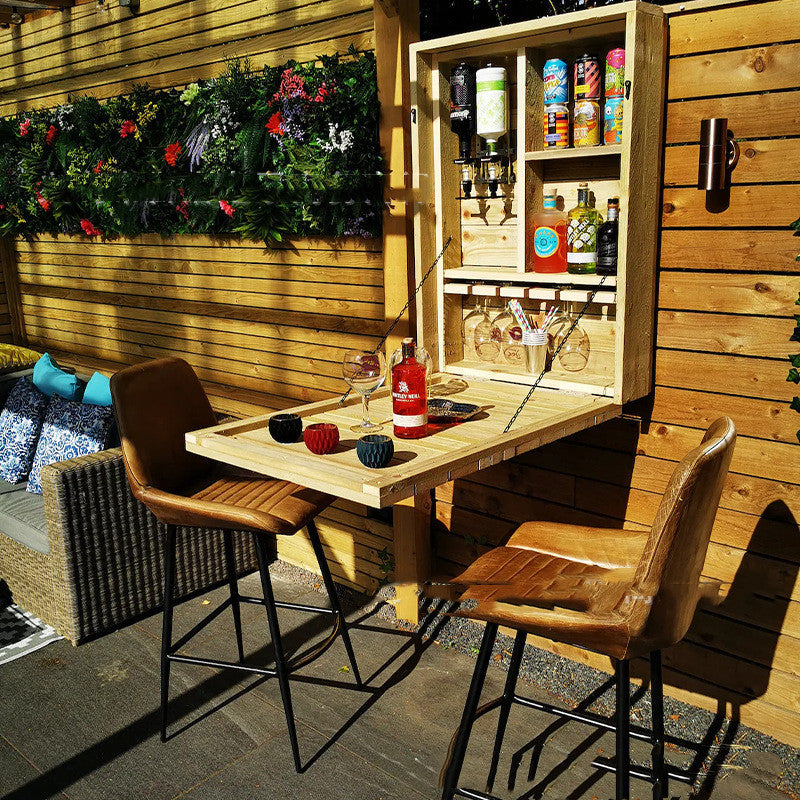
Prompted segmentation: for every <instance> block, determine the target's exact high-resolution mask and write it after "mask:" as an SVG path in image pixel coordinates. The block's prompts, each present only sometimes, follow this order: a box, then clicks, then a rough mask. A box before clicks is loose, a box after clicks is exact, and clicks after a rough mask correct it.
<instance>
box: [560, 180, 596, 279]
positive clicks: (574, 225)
mask: <svg viewBox="0 0 800 800" xmlns="http://www.w3.org/2000/svg"><path fill="white" fill-rule="evenodd" d="M567 216H568V218H569V224H568V226H567V272H570V273H572V274H573V275H576V274H577V275H580V274H585V273H592V272H595V270H596V268H597V229H598V228H599V227H600V223H601V222H602V221H603V218H602V217H601V216H600V213H599V212H598V211H597V210H596V209H594V208H592V207H591V206H590V205H589V187H588V185H587V184H585V183H581V184H579V185H578V205H577V206H575V208H573V209H570V211H569V213H568V215H567Z"/></svg>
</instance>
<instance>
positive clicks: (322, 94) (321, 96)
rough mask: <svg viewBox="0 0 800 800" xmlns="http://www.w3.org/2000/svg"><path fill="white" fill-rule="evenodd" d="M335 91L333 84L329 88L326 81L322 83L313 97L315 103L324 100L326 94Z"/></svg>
mask: <svg viewBox="0 0 800 800" xmlns="http://www.w3.org/2000/svg"><path fill="white" fill-rule="evenodd" d="M335 91H336V87H335V86H333V85H332V86H331V87H330V89H329V88H328V84H327V83H323V84H322V86H320V87H319V89H317V96H316V97H315V98H314V102H315V103H321V102H323V101H324V100H325V98H326V97H327V96H328V95H331V94H333V93H334V92H335Z"/></svg>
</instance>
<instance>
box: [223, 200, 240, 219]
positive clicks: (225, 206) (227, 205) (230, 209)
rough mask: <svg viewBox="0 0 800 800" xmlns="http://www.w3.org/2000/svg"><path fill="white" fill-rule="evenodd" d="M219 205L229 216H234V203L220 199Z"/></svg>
mask: <svg viewBox="0 0 800 800" xmlns="http://www.w3.org/2000/svg"><path fill="white" fill-rule="evenodd" d="M219 207H220V208H221V209H222V210H223V211H224V212H225V213H226V214H227V215H228V216H229V217H232V216H233V212H234V211H236V209H235V208H234V207H233V206H232V205H231V204H230V203H229V202H228V201H227V200H220V201H219Z"/></svg>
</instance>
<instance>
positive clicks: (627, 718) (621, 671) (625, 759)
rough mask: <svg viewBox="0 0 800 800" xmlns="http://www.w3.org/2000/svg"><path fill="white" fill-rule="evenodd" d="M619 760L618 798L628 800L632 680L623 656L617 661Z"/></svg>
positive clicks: (617, 766)
mask: <svg viewBox="0 0 800 800" xmlns="http://www.w3.org/2000/svg"><path fill="white" fill-rule="evenodd" d="M616 672H617V760H616V778H617V794H616V800H628V798H629V797H630V793H631V776H630V770H631V740H630V727H631V681H630V663H629V662H628V659H626V658H623V659H621V660H620V661H618V662H617V669H616Z"/></svg>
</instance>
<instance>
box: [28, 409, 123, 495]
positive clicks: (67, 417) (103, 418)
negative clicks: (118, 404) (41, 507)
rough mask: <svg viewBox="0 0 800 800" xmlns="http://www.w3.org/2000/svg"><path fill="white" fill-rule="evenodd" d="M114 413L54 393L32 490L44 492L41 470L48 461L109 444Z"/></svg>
mask: <svg viewBox="0 0 800 800" xmlns="http://www.w3.org/2000/svg"><path fill="white" fill-rule="evenodd" d="M113 415H114V412H113V410H112V409H111V408H109V407H107V406H94V405H88V404H87V405H84V404H83V403H75V402H73V401H72V400H65V399H64V398H63V397H59V395H57V394H54V395H53V396H52V397H51V398H50V402H49V403H48V405H47V414H46V415H45V418H44V425H43V426H42V435H41V436H40V437H39V445H38V446H37V448H36V455H35V456H34V459H33V466H32V467H31V474H30V477H29V478H28V491H29V492H34V493H35V494H41V493H42V483H41V472H42V467H44V466H46V465H47V464H54V463H56V462H57V461H66V460H67V459H68V458H75V456H85V455H88V454H89V453H98V452H100V450H102V449H103V448H104V447H105V445H106V440H107V439H108V430H109V428H110V427H111V420H112V418H113Z"/></svg>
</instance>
